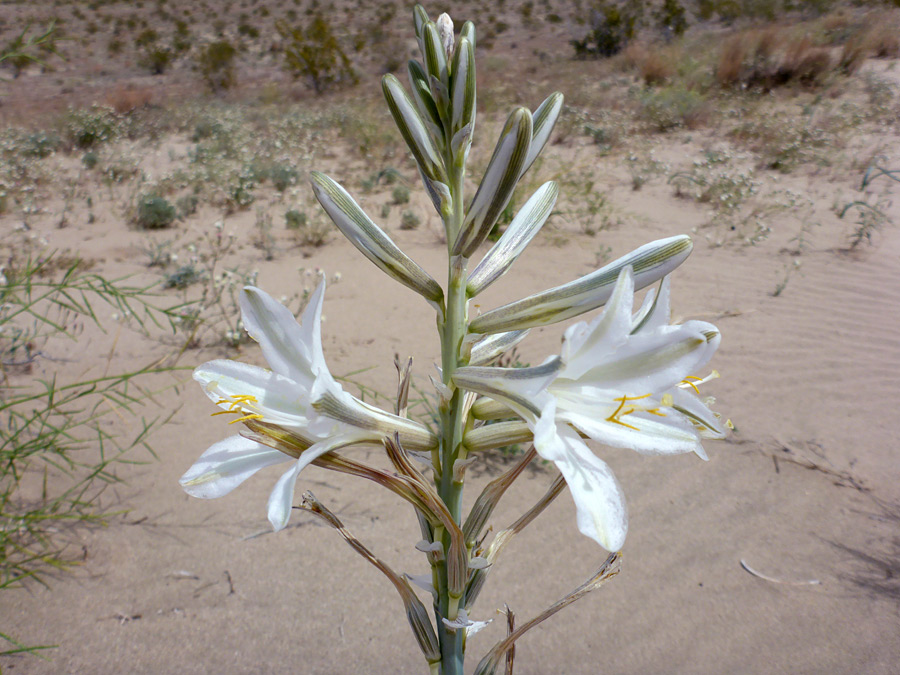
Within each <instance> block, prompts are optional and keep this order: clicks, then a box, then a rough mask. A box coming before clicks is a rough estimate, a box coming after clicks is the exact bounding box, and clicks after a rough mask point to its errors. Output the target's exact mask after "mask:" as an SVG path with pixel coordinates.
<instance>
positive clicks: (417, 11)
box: [413, 5, 431, 38]
mask: <svg viewBox="0 0 900 675" xmlns="http://www.w3.org/2000/svg"><path fill="white" fill-rule="evenodd" d="M429 21H431V19H430V18H429V17H428V12H426V11H425V8H424V7H422V5H416V6H415V7H413V25H414V26H415V30H416V37H417V38H421V37H422V30H423V29H424V28H425V24H426V23H428V22H429Z"/></svg>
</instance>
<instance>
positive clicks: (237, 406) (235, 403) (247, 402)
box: [211, 394, 263, 424]
mask: <svg viewBox="0 0 900 675" xmlns="http://www.w3.org/2000/svg"><path fill="white" fill-rule="evenodd" d="M216 405H221V406H226V405H227V406H228V410H219V411H218V412H214V413H211V416H212V417H215V416H216V415H240V417H238V418H237V419H234V420H231V421H230V422H229V424H234V423H235V422H244V421H246V420H261V419H262V418H263V416H262V415H260V414H258V413H251V412H248V410H247V408H254V407H256V408H258V406H257V399H256V397H255V396H253V395H252V394H235V395H234V396H229V397H228V398H220V399H219V400H218V401H216Z"/></svg>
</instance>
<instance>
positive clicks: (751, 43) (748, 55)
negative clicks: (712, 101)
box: [716, 27, 832, 91]
mask: <svg viewBox="0 0 900 675" xmlns="http://www.w3.org/2000/svg"><path fill="white" fill-rule="evenodd" d="M831 69H832V63H831V56H830V54H829V52H828V50H827V49H825V48H822V47H816V46H814V45H813V43H812V41H811V40H810V39H809V37H807V36H795V35H791V34H790V33H788V32H787V31H785V30H782V29H779V28H775V27H770V28H766V29H762V30H750V31H744V32H742V33H737V34H735V35H732V36H731V37H730V38H728V39H727V40H725V42H724V43H723V45H722V51H721V53H720V56H719V62H718V65H717V68H716V79H717V81H718V82H719V84H720V85H721V86H723V87H740V88H743V89H760V90H762V91H769V90H771V89H774V88H775V87H779V86H783V85H786V84H789V83H792V82H798V83H800V84H803V85H816V84H819V83H821V81H822V79H823V78H824V76H825V75H826V74H827V73H829V72H830V71H831Z"/></svg>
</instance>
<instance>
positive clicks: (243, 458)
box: [179, 436, 293, 499]
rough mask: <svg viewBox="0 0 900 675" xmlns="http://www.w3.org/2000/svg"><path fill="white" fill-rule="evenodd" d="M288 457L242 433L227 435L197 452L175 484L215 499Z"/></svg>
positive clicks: (192, 493) (202, 496)
mask: <svg viewBox="0 0 900 675" xmlns="http://www.w3.org/2000/svg"><path fill="white" fill-rule="evenodd" d="M291 459H293V458H292V457H290V456H288V455H285V454H284V453H282V452H279V451H278V450H273V449H271V448H267V447H266V446H264V445H261V444H259V443H257V442H256V441H251V440H249V439H247V438H244V437H243V436H231V437H229V438H226V439H225V440H224V441H219V442H218V443H215V444H214V445H212V446H211V447H210V448H209V450H207V451H206V452H204V453H203V454H202V455H200V457H199V459H197V461H196V462H194V465H193V466H192V467H191V468H190V469H188V470H187V471H186V472H185V474H184V475H183V476H182V477H181V479H180V480H179V483H181V487H183V488H184V491H185V492H187V493H188V494H189V495H191V496H192V497H201V498H203V499H215V498H216V497H221V496H223V495H226V494H228V493H229V492H231V491H232V490H233V489H234V488H236V487H237V486H238V485H240V484H241V483H243V482H244V481H245V480H247V479H248V478H249V477H250V476H252V475H253V474H255V473H256V472H257V471H259V470H260V469H262V468H264V467H267V466H272V465H273V464H281V463H283V462H287V461H290V460H291Z"/></svg>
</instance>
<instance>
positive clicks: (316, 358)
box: [240, 279, 327, 391]
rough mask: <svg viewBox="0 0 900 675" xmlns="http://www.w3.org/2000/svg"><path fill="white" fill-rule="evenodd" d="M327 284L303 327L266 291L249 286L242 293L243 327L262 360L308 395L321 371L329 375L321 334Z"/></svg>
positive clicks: (321, 287)
mask: <svg viewBox="0 0 900 675" xmlns="http://www.w3.org/2000/svg"><path fill="white" fill-rule="evenodd" d="M324 293H325V280H324V279H322V281H321V282H320V283H319V286H318V288H316V290H315V291H313V294H312V295H311V296H310V298H309V303H308V304H307V306H306V309H305V310H304V311H303V316H302V317H301V319H300V321H301V323H300V324H299V325H298V323H297V320H296V319H295V318H294V315H293V314H292V313H291V311H290V310H289V309H288V308H287V307H285V306H284V305H282V304H281V303H280V302H278V301H276V300H275V299H274V298H273V297H272V296H270V295H269V294H268V293H266V292H265V291H263V290H261V289H259V288H254V287H253V286H247V287H246V288H244V290H243V292H242V293H241V299H240V302H241V313H242V318H243V321H244V327H245V328H246V329H247V332H248V333H249V334H250V337H252V338H253V339H254V340H256V341H257V342H258V343H259V346H260V348H261V349H262V353H263V356H264V357H265V359H266V361H267V362H268V364H269V366H271V368H272V370H274V371H275V372H276V373H278V374H279V375H283V376H284V377H288V378H290V379H292V380H294V381H295V382H297V383H298V384H300V385H301V386H302V387H304V388H305V389H306V391H309V390H310V389H311V388H312V384H313V381H314V380H315V378H316V375H318V373H319V371H321V370H325V371H327V367H326V366H325V356H324V354H323V353H322V338H321V333H320V328H321V316H322V296H323V295H324Z"/></svg>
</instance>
